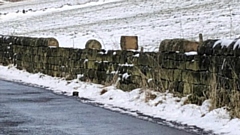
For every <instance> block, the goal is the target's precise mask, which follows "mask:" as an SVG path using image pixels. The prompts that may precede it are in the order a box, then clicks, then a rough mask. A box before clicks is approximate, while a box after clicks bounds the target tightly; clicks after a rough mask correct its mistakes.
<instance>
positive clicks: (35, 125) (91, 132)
mask: <svg viewBox="0 0 240 135" xmlns="http://www.w3.org/2000/svg"><path fill="white" fill-rule="evenodd" d="M0 135H192V134H191V133H187V132H184V131H181V130H178V129H174V128H171V127H167V126H162V125H158V124H156V123H153V122H149V121H144V120H141V119H137V118H134V117H132V116H128V115H124V114H121V113H117V112H113V111H110V110H106V109H103V108H100V107H96V106H93V105H90V104H85V103H82V102H80V101H79V100H77V99H76V98H73V97H67V96H64V95H58V94H55V93H53V92H51V91H49V90H46V89H43V88H36V87H30V86H26V85H23V84H19V83H13V82H8V81H2V80H0Z"/></svg>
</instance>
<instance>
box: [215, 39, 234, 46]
mask: <svg viewBox="0 0 240 135" xmlns="http://www.w3.org/2000/svg"><path fill="white" fill-rule="evenodd" d="M233 41H234V40H230V39H221V40H218V41H216V42H215V44H214V45H213V48H214V47H216V45H218V44H220V45H221V46H222V48H223V47H228V46H229V45H230V44H231V43H232V42H233Z"/></svg>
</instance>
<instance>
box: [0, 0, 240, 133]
mask: <svg viewBox="0 0 240 135" xmlns="http://www.w3.org/2000/svg"><path fill="white" fill-rule="evenodd" d="M0 3H4V4H3V5H1V6H0V29H1V33H0V34H3V35H23V36H41V37H42V36H44V37H55V38H57V39H58V40H59V42H60V46H62V47H74V48H84V46H85V42H86V41H87V40H88V39H90V38H94V39H98V40H100V42H101V43H102V44H103V48H104V49H119V48H120V47H119V41H120V36H122V35H137V36H139V45H140V46H142V47H144V48H145V50H157V48H158V46H159V44H160V42H161V41H162V40H163V39H166V38H187V39H193V40H197V39H198V34H199V33H203V35H204V38H205V39H206V38H236V37H238V36H239V35H240V27H239V22H240V11H239V3H238V1H227V0H221V1H220V0H219V1H214V0H25V1H23V2H17V3H11V2H6V1H4V0H0ZM0 78H2V79H7V80H14V81H22V82H24V83H31V84H35V85H41V86H45V87H48V88H49V89H51V90H54V91H55V92H59V93H63V94H67V95H71V93H72V92H73V91H79V93H80V97H84V98H89V99H92V100H93V102H99V103H103V104H105V105H104V107H106V108H109V109H114V107H113V106H117V107H120V108H126V109H128V110H130V111H128V112H127V113H131V114H132V115H135V114H134V113H136V111H138V112H141V113H143V114H147V115H151V116H154V117H160V118H163V119H166V120H169V121H176V122H179V123H182V124H188V125H197V126H198V127H201V128H204V129H206V130H213V131H214V132H215V133H218V134H229V135H239V134H240V120H239V119H230V117H229V114H228V113H227V112H226V110H225V109H224V108H220V109H216V110H213V111H209V106H210V104H209V101H206V102H204V104H203V105H202V106H196V105H191V104H188V105H184V100H185V99H186V98H182V99H179V98H176V97H173V96H172V94H170V93H154V94H156V95H157V98H156V99H154V100H150V101H148V102H145V97H144V96H145V94H144V92H143V91H142V90H140V89H137V90H134V91H132V92H123V91H121V90H117V89H115V87H114V86H110V87H104V86H101V85H95V84H91V83H83V82H80V81H78V80H73V81H70V82H68V81H65V80H62V79H59V78H53V77H49V76H46V75H43V74H29V73H27V72H24V71H19V70H16V69H15V68H8V67H3V66H0ZM103 89H106V90H107V92H106V93H105V94H102V95H101V94H100V93H101V91H102V90H103ZM115 109H116V108H115Z"/></svg>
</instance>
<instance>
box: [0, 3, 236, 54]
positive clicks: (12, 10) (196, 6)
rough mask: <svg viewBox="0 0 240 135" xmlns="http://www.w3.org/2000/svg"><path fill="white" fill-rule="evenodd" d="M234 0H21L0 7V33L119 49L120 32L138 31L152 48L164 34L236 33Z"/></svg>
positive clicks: (193, 36) (64, 44)
mask: <svg viewBox="0 0 240 135" xmlns="http://www.w3.org/2000/svg"><path fill="white" fill-rule="evenodd" d="M1 1H3V0H1ZM238 2H239V1H237V0H236V1H227V0H218V1H214V0H26V1H24V2H17V3H7V4H4V5H2V6H0V13H1V15H0V29H1V33H0V34H9V35H26V36H51V37H56V38H57V39H58V40H59V41H60V46H62V47H74V48H84V46H85V42H86V41H87V40H88V39H90V38H94V39H99V40H100V41H101V42H102V44H103V48H105V49H119V41H120V36H122V35H137V36H139V45H140V46H143V47H144V48H145V50H156V49H157V48H158V46H159V44H160V42H161V41H162V40H163V39H166V38H187V39H193V40H198V34H199V33H203V35H204V38H205V39H207V38H236V37H238V36H239V35H240V27H239V21H240V11H239V3H238ZM23 10H25V11H27V12H26V13H25V14H23Z"/></svg>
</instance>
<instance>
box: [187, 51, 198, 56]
mask: <svg viewBox="0 0 240 135" xmlns="http://www.w3.org/2000/svg"><path fill="white" fill-rule="evenodd" d="M185 55H187V56H191V55H197V52H196V51H191V52H185Z"/></svg>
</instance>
